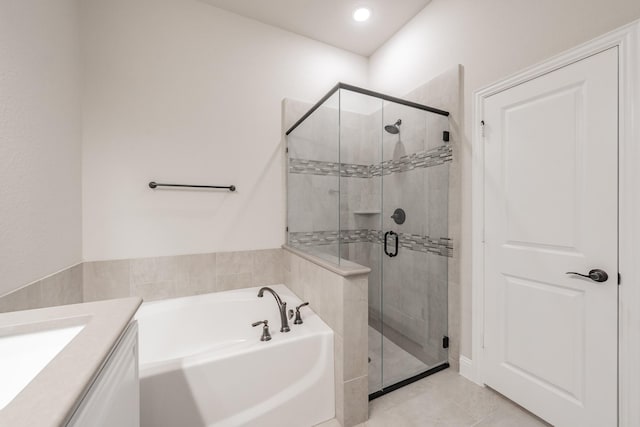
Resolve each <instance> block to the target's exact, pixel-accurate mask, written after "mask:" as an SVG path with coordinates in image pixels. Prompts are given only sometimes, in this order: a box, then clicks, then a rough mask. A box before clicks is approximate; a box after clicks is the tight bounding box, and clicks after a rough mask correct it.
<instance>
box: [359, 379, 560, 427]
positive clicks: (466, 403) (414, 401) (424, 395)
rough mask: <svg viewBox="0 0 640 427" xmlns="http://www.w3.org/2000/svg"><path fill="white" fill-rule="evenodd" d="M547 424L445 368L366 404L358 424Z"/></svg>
mask: <svg viewBox="0 0 640 427" xmlns="http://www.w3.org/2000/svg"><path fill="white" fill-rule="evenodd" d="M548 425H549V424H547V423H545V422H544V421H542V420H540V419H539V418H537V417H535V416H534V415H532V414H530V413H529V412H527V411H525V410H524V409H522V408H520V407H519V406H517V405H515V404H514V403H512V402H511V401H509V400H507V399H505V398H504V397H502V396H501V395H499V394H498V393H496V392H494V391H492V390H491V389H489V388H486V387H485V388H483V387H479V386H477V385H476V384H474V383H472V382H470V381H468V380H466V379H465V378H463V377H461V376H460V375H459V374H458V373H457V372H455V371H453V370H451V369H446V370H444V371H442V372H438V373H437V374H433V375H431V376H429V377H427V378H425V379H422V380H420V381H417V382H415V383H413V384H410V385H408V386H406V387H403V388H401V389H398V390H396V391H394V392H391V393H389V394H386V395H384V396H382V397H380V398H378V399H375V400H373V401H372V402H371V403H370V404H369V421H367V422H366V423H363V424H360V425H359V426H358V427H432V426H438V427H440V426H452V427H471V426H474V427H535V426H548Z"/></svg>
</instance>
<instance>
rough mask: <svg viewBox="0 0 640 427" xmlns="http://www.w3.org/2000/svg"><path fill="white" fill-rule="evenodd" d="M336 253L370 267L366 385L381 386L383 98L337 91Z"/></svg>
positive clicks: (379, 387) (343, 259) (372, 389)
mask: <svg viewBox="0 0 640 427" xmlns="http://www.w3.org/2000/svg"><path fill="white" fill-rule="evenodd" d="M340 92H341V93H340V161H341V163H342V173H341V176H340V230H341V236H342V238H341V241H342V247H341V257H342V261H343V263H344V262H349V261H350V262H355V263H357V264H360V265H365V266H368V267H370V268H371V274H370V275H369V306H370V307H371V308H374V309H370V310H369V359H370V362H369V391H370V392H375V391H377V390H380V389H381V388H382V335H381V334H380V332H379V331H380V330H381V327H382V326H381V324H380V316H379V313H380V310H379V308H378V307H380V304H381V290H382V288H381V274H380V269H381V264H380V261H381V246H380V244H379V243H376V240H377V236H378V234H379V232H380V230H381V215H380V213H381V211H380V209H381V189H382V188H381V182H382V180H381V177H380V175H379V174H378V175H377V176H374V175H373V170H374V169H375V166H376V165H379V164H380V162H381V159H382V100H381V99H379V98H375V97H371V96H367V95H363V94H360V93H357V92H351V91H348V90H341V91H340Z"/></svg>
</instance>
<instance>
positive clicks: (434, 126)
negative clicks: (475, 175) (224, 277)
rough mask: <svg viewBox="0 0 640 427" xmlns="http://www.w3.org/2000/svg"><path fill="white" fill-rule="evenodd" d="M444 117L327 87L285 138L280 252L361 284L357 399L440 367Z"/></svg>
mask: <svg viewBox="0 0 640 427" xmlns="http://www.w3.org/2000/svg"><path fill="white" fill-rule="evenodd" d="M448 115H449V114H448V112H446V111H442V110H439V109H436V108H432V107H428V106H426V105H421V104H418V103H415V102H410V101H406V100H402V99H398V98H394V97H391V96H387V95H383V94H380V93H376V92H372V91H369V90H365V89H361V88H358V87H354V86H350V85H347V84H343V83H339V84H338V85H336V86H335V87H334V88H333V89H332V90H331V91H330V92H329V93H328V94H327V95H325V96H324V97H323V98H322V99H321V100H320V101H319V102H318V103H317V104H315V105H314V106H313V107H311V109H310V110H309V111H308V112H307V113H306V114H304V115H303V116H302V118H300V120H298V121H297V122H296V123H295V124H294V125H293V126H292V127H291V129H289V130H288V131H287V133H286V134H287V159H288V169H287V170H288V173H287V240H288V242H287V243H288V244H289V245H290V246H293V247H296V248H298V249H301V250H304V251H307V252H309V253H312V254H313V255H316V256H319V257H322V258H323V259H325V260H328V261H330V262H333V263H336V264H348V263H357V264H360V265H364V266H367V267H370V268H371V273H370V275H369V393H370V397H371V398H373V397H376V396H379V395H381V394H384V393H385V392H388V391H390V390H393V389H395V388H397V387H399V386H401V385H404V384H407V383H409V382H411V381H413V380H415V379H419V378H422V377H424V376H426V375H428V374H430V373H433V372H436V371H438V370H440V369H443V368H446V367H447V366H448V362H447V357H448V352H447V348H448V340H449V339H448V337H447V292H448V291H447V287H448V271H447V265H448V258H449V257H450V256H451V252H452V245H451V240H450V239H449V238H448V222H449V215H448V197H449V165H450V163H451V159H452V149H451V146H450V145H449V120H448Z"/></svg>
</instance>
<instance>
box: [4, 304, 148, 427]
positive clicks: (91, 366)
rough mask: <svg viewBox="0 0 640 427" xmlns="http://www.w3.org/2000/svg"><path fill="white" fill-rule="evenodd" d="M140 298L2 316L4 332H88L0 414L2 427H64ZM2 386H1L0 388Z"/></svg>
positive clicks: (81, 334) (36, 377)
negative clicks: (77, 327) (73, 328)
mask: <svg viewBox="0 0 640 427" xmlns="http://www.w3.org/2000/svg"><path fill="white" fill-rule="evenodd" d="M141 303H142V300H141V299H140V298H122V299H114V300H107V301H97V302H89V303H83V304H73V305H65V306H59V307H48V308H41V309H37V310H26V311H17V312H12V313H2V314H0V334H1V335H2V336H6V335H11V334H12V331H19V332H20V333H29V332H30V329H32V330H33V331H39V330H42V329H43V328H44V329H47V328H55V327H58V326H60V327H64V326H67V325H69V324H73V323H76V324H80V323H82V324H85V326H84V328H83V329H82V330H81V331H80V332H79V333H78V335H77V336H75V338H73V340H72V341H71V342H69V344H67V346H66V347H64V349H63V350H62V351H60V353H58V354H57V356H55V358H53V359H52V360H51V362H49V364H48V365H46V367H44V369H42V370H41V371H40V372H39V373H38V374H37V375H36V376H35V378H34V379H33V380H32V381H31V382H30V383H29V384H28V385H27V386H26V387H24V388H23V389H22V391H20V393H19V394H18V395H17V396H16V397H15V398H14V399H13V400H12V401H11V402H10V403H9V404H8V405H7V406H6V407H4V409H2V410H0V426H11V427H23V426H24V427H27V426H28V427H32V426H38V427H49V426H51V427H58V426H64V425H65V424H66V423H67V422H68V421H69V419H70V418H71V416H72V415H73V411H74V410H75V408H76V406H77V405H78V403H79V402H80V400H81V399H82V398H83V397H84V394H85V393H86V392H87V390H88V389H89V388H90V386H91V384H92V382H93V380H94V379H95V377H96V376H97V374H98V373H99V371H100V368H101V367H102V365H103V363H104V362H105V361H106V360H107V358H108V357H109V355H110V353H111V351H112V349H113V348H114V346H115V344H116V343H117V342H118V340H119V338H120V337H121V336H122V334H123V333H124V331H125V330H126V328H127V326H128V325H129V323H130V322H131V320H132V319H133V316H134V315H135V313H136V311H137V310H138V307H139V306H140V304H141ZM1 386H2V385H1V384H0V387H1Z"/></svg>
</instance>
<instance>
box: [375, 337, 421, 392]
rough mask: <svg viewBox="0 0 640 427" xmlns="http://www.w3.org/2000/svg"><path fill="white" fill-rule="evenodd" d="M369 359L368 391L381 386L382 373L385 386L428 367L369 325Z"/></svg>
mask: <svg viewBox="0 0 640 427" xmlns="http://www.w3.org/2000/svg"><path fill="white" fill-rule="evenodd" d="M369 359H370V362H369V393H373V392H376V391H378V390H380V389H381V388H382V383H381V380H382V375H384V386H385V387H386V386H388V385H390V384H395V383H397V382H400V381H402V380H404V379H407V378H410V377H412V376H414V375H417V374H419V373H421V372H424V371H426V370H427V369H429V367H428V366H427V365H425V364H424V363H422V362H421V361H420V360H418V359H416V358H415V357H413V356H412V355H411V354H410V353H408V352H406V351H405V350H403V349H402V348H400V347H398V346H397V345H396V344H394V343H393V342H392V341H391V340H389V339H388V338H387V337H384V336H383V335H381V334H380V332H378V331H376V330H375V329H373V328H372V327H371V326H369ZM383 368H384V370H383ZM383 372H384V374H383Z"/></svg>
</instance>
